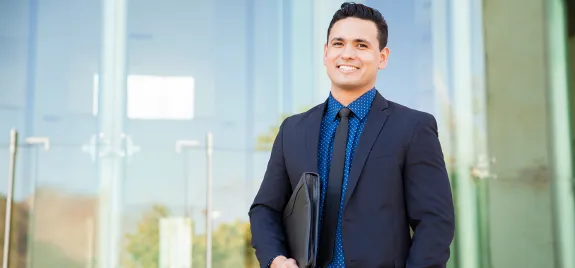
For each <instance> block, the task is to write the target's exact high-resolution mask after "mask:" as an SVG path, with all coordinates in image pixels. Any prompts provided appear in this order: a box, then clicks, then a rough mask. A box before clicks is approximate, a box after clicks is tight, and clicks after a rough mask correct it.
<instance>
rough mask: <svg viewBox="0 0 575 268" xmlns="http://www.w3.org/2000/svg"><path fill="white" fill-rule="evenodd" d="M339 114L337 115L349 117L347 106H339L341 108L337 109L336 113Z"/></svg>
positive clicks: (349, 112)
mask: <svg viewBox="0 0 575 268" xmlns="http://www.w3.org/2000/svg"><path fill="white" fill-rule="evenodd" d="M337 114H338V115H339V117H341V118H343V117H349V114H351V110H350V109H349V108H347V107H343V108H341V110H339V112H338V113H337Z"/></svg>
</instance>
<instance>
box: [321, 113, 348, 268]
mask: <svg viewBox="0 0 575 268" xmlns="http://www.w3.org/2000/svg"><path fill="white" fill-rule="evenodd" d="M350 113H351V111H350V110H349V109H348V108H346V107H344V108H342V109H341V110H339V113H338V115H339V117H340V118H341V121H340V122H339V125H338V126H337V129H336V130H335V140H334V142H333V153H332V156H331V167H330V169H329V177H328V182H327V193H326V196H325V204H324V214H323V215H324V216H323V222H322V229H321V230H322V231H321V238H320V240H321V242H320V244H319V246H320V247H319V261H320V265H321V267H326V266H327V265H328V264H329V263H330V262H331V260H332V259H333V253H334V248H335V232H336V229H337V217H338V214H339V205H340V203H341V186H342V184H343V169H344V165H345V151H346V150H345V149H346V147H347V131H348V125H349V115H350Z"/></svg>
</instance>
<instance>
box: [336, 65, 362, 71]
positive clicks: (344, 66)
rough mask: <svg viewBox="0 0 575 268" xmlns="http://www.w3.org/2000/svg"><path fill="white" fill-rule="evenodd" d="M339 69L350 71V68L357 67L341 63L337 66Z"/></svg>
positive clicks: (354, 68)
mask: <svg viewBox="0 0 575 268" xmlns="http://www.w3.org/2000/svg"><path fill="white" fill-rule="evenodd" d="M339 68H340V69H342V70H345V71H351V70H357V69H358V68H356V67H353V66H346V65H341V66H339Z"/></svg>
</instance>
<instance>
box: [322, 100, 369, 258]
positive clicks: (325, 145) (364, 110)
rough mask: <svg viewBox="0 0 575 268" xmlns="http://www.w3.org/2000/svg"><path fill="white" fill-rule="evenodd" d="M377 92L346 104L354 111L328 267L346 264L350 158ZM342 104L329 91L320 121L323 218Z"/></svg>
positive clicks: (350, 119)
mask: <svg viewBox="0 0 575 268" xmlns="http://www.w3.org/2000/svg"><path fill="white" fill-rule="evenodd" d="M375 92H376V91H375V89H371V90H370V91H368V92H366V93H365V94H363V95H362V96H361V97H359V98H358V99H356V100H355V101H353V102H352V103H350V104H349V106H347V108H349V109H350V110H351V112H352V115H351V116H350V118H349V130H348V136H347V148H346V152H345V165H344V174H343V185H342V189H341V191H342V192H341V201H340V205H339V216H338V220H337V222H334V223H330V224H337V229H336V237H335V247H334V251H335V252H334V254H333V260H332V262H331V263H330V264H329V265H328V267H329V268H340V267H345V259H344V255H343V245H342V232H341V225H342V224H341V223H342V208H343V200H344V197H345V192H346V189H347V181H348V178H349V171H350V168H351V161H352V159H353V154H354V152H355V148H356V147H357V143H358V141H359V138H360V136H361V133H362V131H363V127H364V125H365V121H366V119H367V115H368V113H369V110H370V108H371V103H372V102H373V98H374V97H375ZM343 107H344V106H343V105H342V104H341V103H339V102H338V101H337V100H336V99H334V98H333V96H332V95H331V94H330V95H329V98H328V100H327V109H326V111H325V113H324V116H323V119H322V122H321V130H320V137H319V148H318V156H317V157H318V172H319V176H320V178H321V180H322V189H321V208H322V209H321V210H322V213H321V214H322V215H321V216H320V219H321V220H323V207H324V202H325V193H326V191H327V184H328V183H329V169H330V163H331V156H332V151H333V142H334V138H335V130H336V128H337V126H338V124H339V121H340V119H339V118H338V117H337V113H338V112H339V110H340V109H341V108H343ZM320 226H321V225H320ZM320 233H321V232H320Z"/></svg>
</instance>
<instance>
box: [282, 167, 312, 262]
mask: <svg viewBox="0 0 575 268" xmlns="http://www.w3.org/2000/svg"><path fill="white" fill-rule="evenodd" d="M320 193H321V181H320V179H319V175H318V174H316V173H312V172H306V173H303V175H302V176H301V179H300V181H299V183H298V184H297V186H296V187H295V189H294V191H293V193H292V196H291V197H290V199H289V202H288V203H287V205H286V207H285V210H284V213H283V225H284V229H285V230H284V231H285V235H286V238H287V242H288V246H289V251H290V257H291V258H293V259H295V260H296V262H297V264H298V266H299V267H309V268H313V267H316V256H317V250H318V244H319V240H318V238H319V229H318V227H319V205H320Z"/></svg>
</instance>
